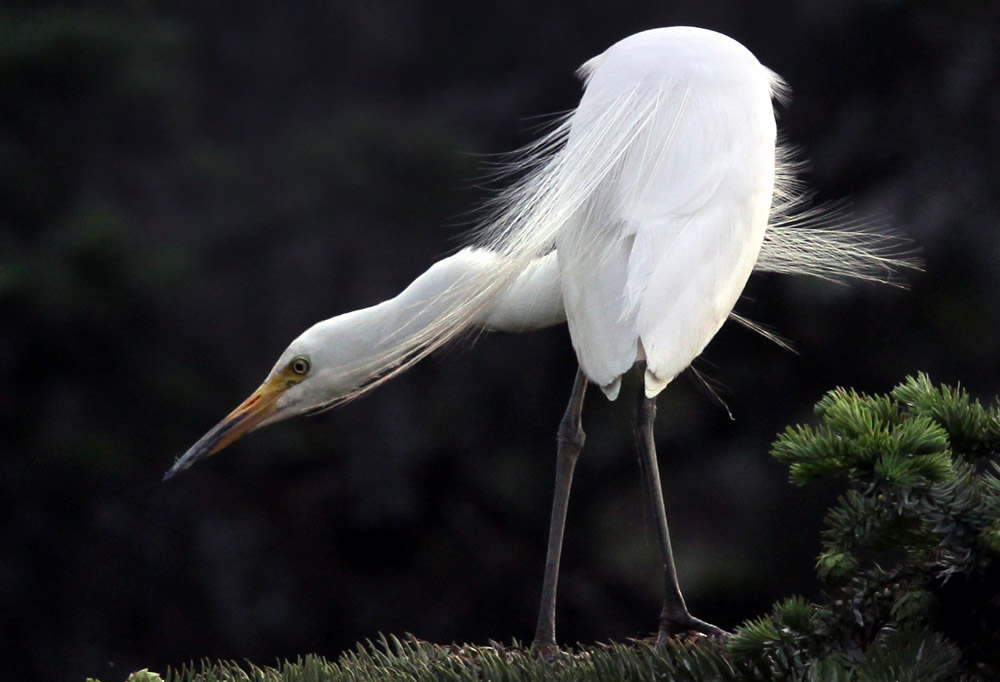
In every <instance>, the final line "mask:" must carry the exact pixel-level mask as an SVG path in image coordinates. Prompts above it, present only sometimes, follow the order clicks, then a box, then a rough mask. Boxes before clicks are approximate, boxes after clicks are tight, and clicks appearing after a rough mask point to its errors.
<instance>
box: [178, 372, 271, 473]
mask: <svg viewBox="0 0 1000 682" xmlns="http://www.w3.org/2000/svg"><path fill="white" fill-rule="evenodd" d="M289 386H290V384H289V382H288V381H287V379H286V378H285V377H284V376H282V375H280V374H279V375H277V376H275V377H273V378H271V379H269V380H268V381H266V382H264V383H263V384H262V385H261V387H260V388H258V389H257V390H256V391H254V392H253V395H251V396H250V397H249V398H247V399H246V400H244V401H243V403H242V404H241V405H240V406H239V407H237V408H236V409H235V410H233V411H232V412H230V413H229V416H228V417H226V418H225V419H223V420H222V421H221V422H219V423H218V424H216V425H215V427H214V428H213V429H212V430H211V431H209V432H208V433H206V434H205V435H204V436H202V437H201V440H199V441H198V442H197V443H195V444H194V445H192V446H191V448H190V449H189V450H188V451H187V452H185V453H184V455H183V456H181V458H180V459H178V460H177V461H176V462H174V465H173V466H172V467H170V471H168V472H167V473H166V474H164V476H163V480H164V481H165V480H167V479H168V478H171V477H172V476H174V475H175V474H177V473H178V472H181V471H183V470H184V469H187V468H188V467H190V466H191V465H192V464H194V463H195V462H197V461H198V460H201V459H204V458H206V457H209V456H210V455H214V454H215V453H216V452H218V451H219V450H221V449H223V448H224V447H226V446H227V445H229V444H231V443H233V442H235V441H236V440H238V439H239V438H241V437H242V436H243V435H244V434H247V433H249V432H250V431H253V430H254V429H255V428H256V427H257V426H259V425H260V423H261V422H263V421H264V420H265V419H267V418H268V417H270V416H271V415H273V414H274V413H275V411H276V410H275V403H276V402H277V401H278V398H279V397H281V394H282V393H284V392H285V391H286V390H287V389H288V388H289Z"/></svg>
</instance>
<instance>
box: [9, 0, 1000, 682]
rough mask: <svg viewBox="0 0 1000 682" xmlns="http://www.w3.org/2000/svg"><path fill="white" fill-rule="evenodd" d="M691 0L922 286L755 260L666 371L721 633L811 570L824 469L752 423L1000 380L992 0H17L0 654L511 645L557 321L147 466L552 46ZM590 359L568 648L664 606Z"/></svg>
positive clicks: (388, 292) (669, 473)
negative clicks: (752, 67) (863, 394)
mask: <svg viewBox="0 0 1000 682" xmlns="http://www.w3.org/2000/svg"><path fill="white" fill-rule="evenodd" d="M672 24H692V25H698V26H704V27H707V28H713V29H716V30H719V31H722V32H724V33H727V34H729V35H731V36H733V37H735V38H736V39H738V40H740V41H741V42H743V43H744V44H745V45H747V46H748V47H749V48H750V49H751V50H752V51H753V52H754V53H755V54H756V55H757V56H758V57H759V58H760V60H761V61H762V62H763V63H764V64H765V65H767V66H769V67H770V68H772V69H774V70H775V71H777V72H778V73H779V74H781V75H782V76H783V77H784V78H785V79H786V80H787V81H788V82H789V83H790V85H791V86H792V88H793V92H794V98H793V100H792V103H791V105H790V106H789V107H787V108H785V109H784V110H783V111H782V112H781V118H780V121H779V124H780V126H781V128H782V129H783V130H784V134H785V137H786V139H787V140H788V141H789V142H790V143H791V144H793V145H795V146H797V147H799V148H801V150H802V153H803V156H804V157H806V158H808V159H809V160H810V161H811V166H810V169H809V171H808V173H807V175H806V179H807V182H808V184H809V186H810V187H811V188H812V189H814V190H815V191H816V193H817V196H818V200H820V201H826V200H836V199H847V200H848V201H849V207H850V210H851V211H853V212H855V213H856V214H859V215H877V216H885V217H887V219H888V221H887V222H889V223H891V224H893V225H895V226H897V227H898V228H899V229H901V230H902V231H904V232H905V233H907V234H908V235H909V236H910V237H911V238H912V239H914V240H915V241H916V242H917V243H918V244H919V246H920V248H921V249H922V251H923V257H924V260H925V263H926V272H925V273H924V274H917V275H914V276H912V277H911V278H910V290H909V291H901V290H897V289H892V288H888V287H873V286H852V287H849V288H848V287H842V286H835V285H829V284H824V283H821V282H816V281H810V280H805V279H801V278H788V277H777V276H755V277H754V278H753V280H752V282H751V285H750V286H749V288H748V289H747V295H746V297H745V299H744V300H743V301H742V302H741V304H740V305H739V307H738V308H737V310H738V311H739V312H741V313H742V314H743V315H745V316H747V317H750V318H751V319H754V320H756V321H759V322H762V323H764V324H766V325H768V326H770V327H772V328H775V329H776V330H777V331H778V332H779V333H780V334H782V335H783V336H784V337H786V338H788V339H790V340H792V341H793V342H794V344H795V346H796V348H797V350H798V354H792V353H788V352H785V351H782V350H781V349H780V348H778V347H777V346H775V345H773V344H771V343H769V342H767V341H765V340H764V339H762V338H760V337H758V336H756V335H754V334H752V333H750V332H748V331H746V330H744V329H742V328H740V327H738V326H736V325H732V324H730V325H727V326H726V327H725V328H724V329H723V331H722V332H721V333H720V334H719V336H718V337H717V338H716V340H714V341H713V342H712V343H711V345H710V346H709V348H708V352H707V353H706V356H705V357H703V358H702V359H700V360H698V361H697V362H696V365H695V366H696V367H697V368H698V369H699V370H700V371H701V373H702V374H704V375H705V376H706V377H708V378H709V379H710V380H711V381H712V382H713V383H714V385H715V386H716V390H717V391H718V392H719V393H720V394H721V396H722V398H723V399H724V401H725V402H726V404H727V405H728V408H729V411H731V413H732V418H730V417H729V415H728V414H727V411H726V409H725V408H723V407H721V406H720V405H719V404H718V403H717V402H716V401H714V400H713V398H712V397H711V395H710V394H709V393H708V392H707V391H706V390H704V389H703V388H701V387H700V385H699V383H698V382H697V381H692V380H691V378H690V377H689V376H686V378H681V379H679V380H678V381H677V382H676V383H675V384H674V385H672V386H671V387H669V388H668V389H667V390H666V391H665V392H664V393H663V394H662V396H661V398H660V400H659V410H660V417H659V421H658V427H657V433H658V444H659V448H660V465H661V469H662V471H663V474H664V476H663V477H664V486H665V494H666V498H667V511H668V517H669V518H670V523H671V528H672V532H673V539H674V546H675V552H676V554H677V560H678V567H679V572H680V577H681V585H682V587H683V588H684V590H685V594H686V596H687V599H688V603H689V605H690V606H691V608H692V611H693V612H694V613H695V614H696V615H698V616H700V617H702V618H705V619H706V620H709V621H711V622H714V623H717V624H718V625H720V626H723V627H725V628H732V627H734V626H735V625H737V624H739V623H740V622H741V621H742V620H744V619H746V618H750V617H753V616H756V615H758V614H760V613H761V612H762V611H764V610H765V609H766V608H767V607H768V606H769V604H770V603H771V602H772V601H773V600H774V599H775V598H777V597H781V596H787V595H790V594H793V593H801V594H805V595H806V596H811V595H816V594H817V592H818V590H819V589H820V588H819V586H818V584H817V581H816V579H815V578H814V573H813V561H814V558H815V556H816V554H817V553H818V551H819V545H820V536H819V529H820V525H821V520H822V514H823V510H824V509H825V506H826V504H828V503H829V501H831V500H832V499H833V497H834V496H835V495H836V494H837V492H838V491H837V488H836V486H825V487H824V486H822V485H820V486H813V487H810V488H807V489H798V488H794V487H792V486H791V485H789V484H788V483H787V472H786V470H785V469H784V467H782V466H781V465H779V464H777V463H776V462H774V461H773V460H772V459H771V458H770V456H769V455H768V449H769V445H770V443H771V441H772V440H773V438H774V435H775V434H776V432H777V431H779V430H780V429H781V428H783V427H784V426H785V425H787V424H790V423H794V422H797V421H802V420H808V419H810V415H811V406H812V404H813V403H814V402H815V401H816V400H817V399H818V398H819V397H820V396H821V395H822V393H823V392H824V391H826V390H828V389H830V388H832V387H834V386H836V385H846V386H852V387H855V388H857V389H859V390H870V391H885V390H888V389H889V388H891V387H892V386H893V385H894V384H895V383H897V382H899V381H900V380H902V378H903V377H904V376H905V375H906V374H907V373H913V372H916V371H917V370H926V371H928V372H930V373H931V376H932V378H933V379H934V380H935V381H943V382H962V383H963V385H965V386H967V387H968V388H969V389H970V390H971V392H972V393H973V394H974V395H977V396H979V397H982V398H984V399H991V398H992V396H993V395H994V394H995V392H996V391H997V388H998V386H1000V381H998V379H1000V376H998V375H1000V360H998V359H997V352H996V351H997V340H998V339H1000V314H998V312H997V310H998V301H997V292H998V290H1000V275H998V272H1000V268H998V262H1000V235H998V232H997V219H998V216H1000V192H998V190H997V187H1000V164H998V163H997V158H1000V127H998V125H997V120H998V117H1000V82H998V80H1000V77H998V74H1000V55H998V51H997V50H998V48H997V36H998V35H1000V5H997V4H995V3H987V2H973V1H971V0H970V1H966V2H962V1H957V0H956V1H949V2H930V1H927V2H903V1H896V2H893V1H875V0H867V1H866V0H851V1H848V2H841V3H828V2H822V1H819V0H816V1H810V2H791V1H779V2H772V1H767V2H765V1H763V0H761V1H759V2H739V3H736V2H723V1H722V0H702V1H701V2H698V3H687V2H639V1H632V2H615V3H611V2H572V3H569V2H566V3H556V2H546V3H539V2H526V1H523V0H522V1H518V0H514V1H512V0H502V1H501V0H495V1H491V2H450V3H431V2H413V1H412V0H396V1H384V2H382V1H380V2H363V1H354V2H351V1H348V0H345V1H343V2H318V1H310V2H299V3H284V4H281V3H247V2H232V1H230V2H216V3H208V2H190V1H187V2H186V1H174V2H120V3H76V4H73V5H72V6H68V5H57V4H52V3H46V2H30V3H29V2H23V3H17V2H14V3H10V2H7V3H4V5H3V6H2V7H0V434H2V439H0V441H2V447H3V455H2V460H0V466H2V468H0V659H2V660H3V669H4V673H5V677H7V678H9V679H20V680H30V679H80V678H82V677H83V676H86V675H91V676H95V677H101V678H103V679H106V680H107V679H122V678H124V677H125V676H126V674H127V672H128V671H129V670H132V669H135V668H139V667H146V666H149V667H150V668H153V669H160V670H162V669H163V668H164V667H165V666H166V665H168V664H170V665H178V664H181V663H183V662H185V661H187V660H190V659H196V658H200V657H225V658H233V659H251V660H253V661H255V662H258V663H269V662H273V661H274V660H275V659H276V658H279V657H282V658H284V657H294V656H296V655H298V654H304V653H307V652H317V653H321V654H325V655H328V656H335V655H336V654H337V653H338V652H339V651H340V650H342V649H344V648H345V647H350V646H352V645H353V643H354V642H356V641H358V640H362V639H365V638H370V637H375V636H376V635H377V634H378V633H380V632H384V633H397V634H401V633H404V632H412V633H413V634H415V635H416V636H418V637H421V638H424V639H428V640H432V641H436V642H449V641H453V640H454V641H462V642H466V641H467V642H476V643H484V642H486V641H487V640H488V639H491V638H492V639H496V640H501V641H509V640H511V639H512V638H518V639H520V640H522V641H524V640H529V639H530V637H531V635H532V633H533V627H534V618H535V615H536V608H537V601H538V597H539V592H540V588H541V576H542V567H543V561H544V549H545V535H546V528H547V523H548V514H549V504H550V499H551V489H552V480H553V475H554V473H553V472H554V447H555V431H556V426H557V423H558V420H559V417H560V416H561V414H562V411H563V408H564V406H565V401H566V399H567V398H568V394H569V389H570V386H571V384H572V380H573V372H574V359H573V355H572V351H571V348H570V345H569V339H568V336H567V333H566V330H565V328H564V327H560V328H556V329H552V330H547V331H543V332H539V333H535V334H531V335H526V336H520V337H516V336H505V335H484V336H481V337H479V338H478V339H476V340H475V342H474V343H463V344H460V345H459V346H458V347H456V348H454V349H452V350H451V351H449V352H447V353H445V354H443V355H440V356H436V357H434V358H433V359H431V360H430V361H427V362H425V363H423V364H422V365H421V366H418V367H417V368H416V369H415V370H414V371H411V372H410V373H408V374H406V375H404V376H402V377H400V378H399V379H397V380H395V381H393V382H391V383H390V384H388V385H387V386H385V387H383V388H381V389H379V390H378V391H376V392H375V393H373V394H370V395H368V396H366V397H365V398H363V399H361V400H359V401H357V402H355V403H353V404H350V405H347V406H344V407H342V408H340V409H337V410H335V411H332V412H329V413H327V414H324V415H323V416H320V417H317V418H313V419H302V420H298V421H292V422H288V423H284V424H280V425H278V426H274V427H271V428H269V429H265V430H264V431H261V432H258V433H255V434H252V435H251V436H249V437H248V438H246V439H245V440H243V441H241V442H239V443H238V444H237V445H235V446H233V447H231V448H230V449H228V450H226V451H225V452H224V453H223V454H220V455H219V456H217V457H214V458H212V459H211V460H209V461H208V462H206V463H204V464H201V465H199V466H198V467H196V468H195V469H193V470H191V471H190V472H187V473H185V474H184V475H183V476H181V477H178V478H177V479H176V480H173V481H171V482H170V483H169V484H161V483H160V477H161V476H162V474H163V472H164V471H165V470H166V469H167V468H168V467H169V466H170V464H171V463H172V462H173V460H174V458H175V457H177V456H179V455H180V454H181V453H183V451H184V450H185V449H186V448H187V447H188V446H189V445H191V444H192V443H193V442H194V441H195V440H196V439H197V438H198V437H199V436H201V435H202V434H203V433H204V432H205V431H206V430H207V429H208V428H210V427H211V426H212V425H213V424H214V423H215V422H216V421H218V419H220V418H221V417H223V416H224V415H225V414H226V413H228V412H229V410H230V409H232V408H233V407H235V406H236V405H237V404H238V403H239V402H240V401H241V400H242V399H243V398H244V397H246V395H248V394H249V393H250V392H251V391H252V390H253V389H254V388H256V386H257V385H258V384H259V382H260V381H261V380H262V379H263V378H264V376H265V374H266V372H267V371H268V370H269V369H270V367H271V365H272V363H273V362H274V361H275V359H276V358H277V356H278V354H279V353H280V352H281V350H282V349H283V348H284V347H285V345H286V344H287V343H288V342H289V341H290V340H291V339H292V338H294V337H295V336H296V335H297V334H298V333H300V332H301V331H302V330H304V329H305V328H306V327H307V326H309V325H310V324H312V323H313V322H315V321H317V320H319V319H322V318H325V317H329V316H331V315H333V314H337V313H340V312H345V311H347V310H352V309H355V308H358V307H363V306H367V305H371V304H373V303H376V302H378V301H380V300H383V299H385V298H388V297H390V296H393V295H395V294H396V293H397V292H398V291H399V290H401V289H402V288H403V287H404V286H405V285H406V284H407V283H408V282H409V281H411V280H412V279H413V278H414V277H415V276H416V275H418V274H419V273H421V272H422V271H423V270H425V269H426V268H427V267H428V266H429V265H430V264H431V263H432V262H434V261H435V260H436V259H438V258H440V257H441V256H443V255H446V254H447V253H449V252H451V251H452V250H453V249H454V248H456V247H457V245H458V244H459V242H458V240H457V238H458V236H459V235H461V233H462V230H463V227H464V226H466V225H467V224H468V222H469V220H470V212H471V211H472V210H473V209H474V208H475V207H476V205H477V204H478V203H480V202H481V201H482V200H483V199H484V198H485V197H486V196H488V194H487V192H486V190H484V188H483V186H482V183H480V182H479V181H478V180H477V178H481V177H482V176H483V174H484V169H485V164H487V163H488V162H489V161H490V160H495V158H494V157H492V156H491V155H495V154H497V153H499V152H503V151H508V150H511V149H513V148H515V147H518V146H520V145H522V144H525V143H527V142H528V141H530V140H531V139H532V138H533V136H534V135H535V132H536V130H535V127H536V126H537V124H538V123H539V122H540V119H538V118H533V117H538V116H540V115H545V114H551V113H553V112H560V111H564V110H567V109H569V108H572V107H573V106H575V104H576V103H577V101H578V99H579V94H580V85H579V83H578V81H576V80H575V79H574V77H573V75H572V74H573V71H574V69H575V68H576V67H577V66H578V65H579V64H581V63H582V62H583V61H585V60H586V59H588V58H589V57H591V56H593V55H595V54H597V53H599V52H601V51H603V50H604V49H605V48H606V47H607V46H609V45H610V44H611V43H613V42H615V41H616V40H618V39H620V38H622V37H624V36H626V35H628V34H630V33H633V32H636V31H639V30H642V29H646V28H652V27H656V26H662V25H672ZM632 391H634V386H626V388H625V389H624V391H623V397H624V399H623V400H619V401H618V402H616V403H608V402H607V401H606V400H605V399H604V398H603V397H602V396H601V395H600V394H599V392H597V391H592V394H591V396H590V401H589V403H588V404H587V406H586V408H585V411H584V420H585V421H584V425H585V429H586V431H587V445H586V448H585V450H584V453H583V456H582V458H581V461H580V465H579V466H578V469H577V472H578V473H577V477H578V478H577V481H576V483H575V486H574V496H573V499H572V500H571V507H570V514H569V526H568V533H567V539H566V547H565V549H564V556H563V573H562V579H561V585H560V595H559V597H560V601H559V633H558V634H559V638H560V640H561V641H562V642H576V641H584V642H589V641H594V640H609V639H621V638H625V637H631V636H642V635H645V634H647V633H649V632H651V631H653V630H654V629H655V626H656V616H657V613H658V609H659V600H660V590H661V580H660V577H659V571H658V566H657V564H658V559H657V557H658V550H657V547H656V542H655V535H654V528H653V521H652V517H651V515H650V513H649V510H648V507H647V506H646V505H645V504H644V502H643V488H642V481H641V480H640V476H639V472H638V466H637V464H636V461H635V455H634V453H633V450H632V444H631V433H630V427H629V408H630V406H631V395H632Z"/></svg>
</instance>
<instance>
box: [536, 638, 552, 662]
mask: <svg viewBox="0 0 1000 682" xmlns="http://www.w3.org/2000/svg"><path fill="white" fill-rule="evenodd" d="M531 651H532V653H534V654H535V655H536V656H538V658H539V659H541V660H543V661H547V662H548V661H553V660H555V658H556V657H557V656H558V655H559V645H558V644H556V643H555V640H552V639H549V640H545V639H536V640H535V641H534V642H532V643H531Z"/></svg>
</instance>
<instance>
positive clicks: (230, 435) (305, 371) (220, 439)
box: [163, 323, 340, 480]
mask: <svg viewBox="0 0 1000 682" xmlns="http://www.w3.org/2000/svg"><path fill="white" fill-rule="evenodd" d="M326 331H327V330H326V329H325V328H324V326H323V324H322V323H320V324H318V325H315V326H314V327H312V328H310V329H309V330H307V331H306V332H305V333H304V334H302V335H301V336H300V337H299V338H297V339H295V341H293V342H292V344H291V345H290V346H289V347H288V348H287V349H285V352H284V353H282V354H281V357H280V358H279V359H278V362H277V363H276V364H275V365H274V369H272V370H271V372H270V373H269V374H268V376H267V379H265V380H264V383H263V384H261V385H260V388H258V389H257V390H256V391H254V392H253V394H252V395H251V396H250V397H249V398H247V399H246V400H244V401H243V403H242V404H241V405H240V406H239V407H237V408H236V409H235V410H233V411H232V412H230V413H229V416H227V417H226V418H225V419H223V420H222V421H221V422H219V423H218V424H216V425H215V427H214V428H213V429H212V430H211V431H209V432H208V433H206V434H205V435H204V436H202V437H201V439H200V440H199V441H198V442H197V443H195V444H194V445H192V446H191V448H190V449H188V451H187V452H185V453H184V455H183V456H182V457H181V458H180V459H178V460H177V461H176V462H174V465H173V466H172V467H171V468H170V470H169V471H168V472H167V473H166V475H165V476H164V477H163V478H164V480H166V479H168V478H170V477H172V476H174V475H175V474H177V473H178V472H180V471H183V470H184V469H187V468H188V467H190V466H191V465H192V464H194V463H195V462H197V461H198V460H201V459H204V458H205V457H208V456H210V455H214V454H215V453H216V452H218V451H219V450H222V449H223V448H225V447H226V446H228V445H230V444H231V443H233V442H235V441H236V440H238V439H239V438H241V437H242V436H243V435H244V434H247V433H249V432H251V431H253V430H254V429H257V428H260V427H261V426H266V425H268V424H273V423H275V422H278V421H281V420H283V419H288V418H289V417H294V416H296V415H299V414H303V413H304V412H308V411H310V410H313V409H317V408H319V407H321V406H323V405H324V404H325V403H328V402H330V401H331V400H335V399H336V398H337V392H338V391H339V390H340V386H339V384H340V382H338V381H336V378H335V373H334V371H333V369H334V366H335V364H337V363H335V362H334V359H333V358H332V357H329V356H330V354H331V353H330V349H329V344H327V343H324V340H325V337H326V333H325V332H326Z"/></svg>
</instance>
